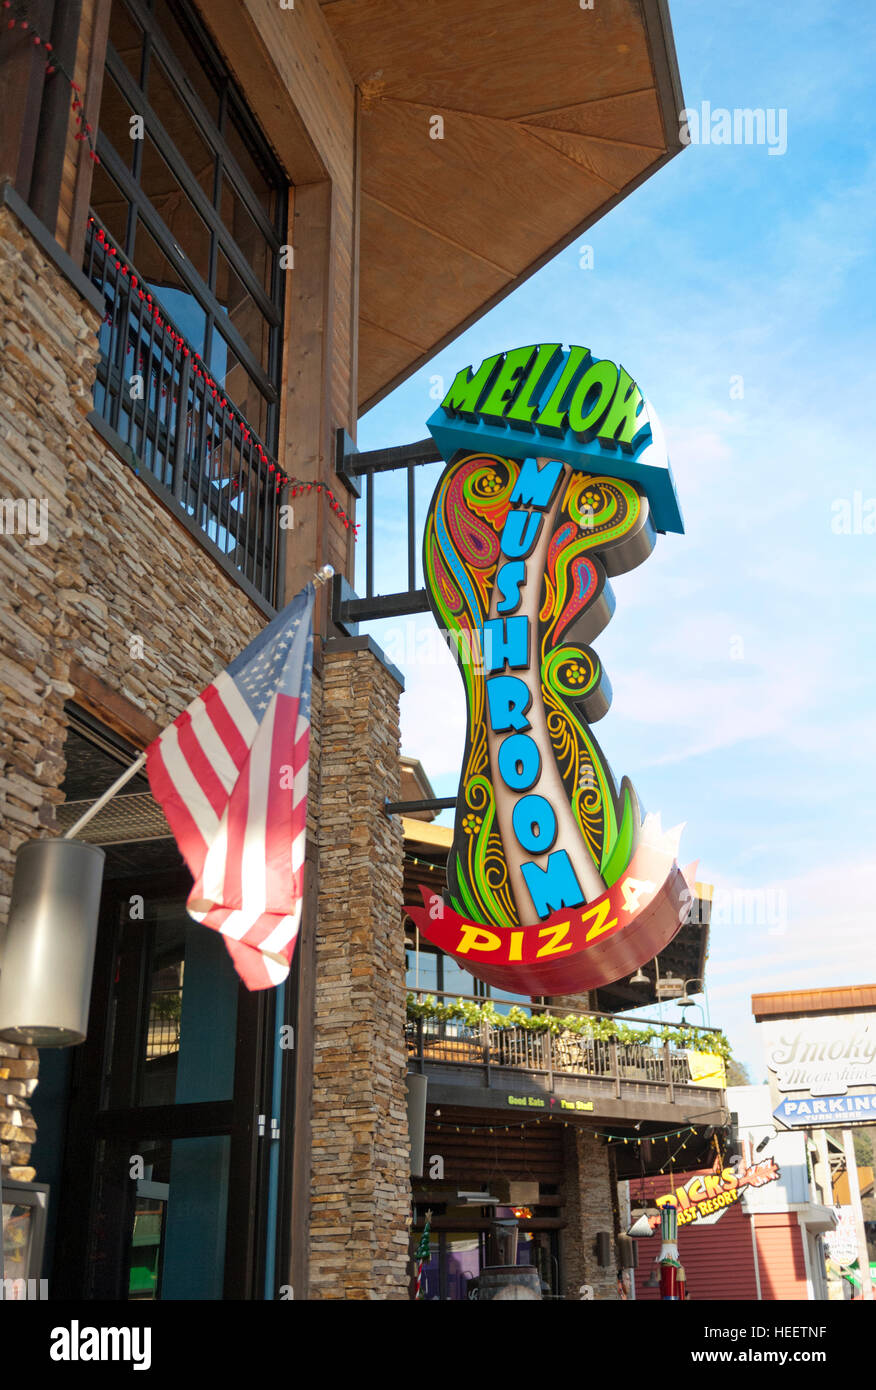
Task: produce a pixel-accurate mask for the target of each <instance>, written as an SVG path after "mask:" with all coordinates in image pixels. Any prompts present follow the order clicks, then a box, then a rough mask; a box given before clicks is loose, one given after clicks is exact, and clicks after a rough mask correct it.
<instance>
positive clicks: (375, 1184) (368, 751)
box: [308, 639, 410, 1300]
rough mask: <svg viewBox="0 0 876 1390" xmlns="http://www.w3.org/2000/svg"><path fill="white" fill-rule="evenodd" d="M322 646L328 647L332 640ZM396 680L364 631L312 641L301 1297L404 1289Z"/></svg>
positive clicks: (386, 1294)
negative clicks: (315, 687)
mask: <svg viewBox="0 0 876 1390" xmlns="http://www.w3.org/2000/svg"><path fill="white" fill-rule="evenodd" d="M333 647H334V648H335V650H333ZM398 696H399V685H398V682H397V681H396V679H395V677H394V676H393V674H392V673H391V672H390V671H389V670H388V669H387V667H386V665H385V664H384V663H383V662H382V660H381V659H380V658H379V656H378V655H377V654H376V652H375V649H374V647H373V645H371V644H370V643H369V642H368V639H353V640H351V641H348V642H342V643H335V644H332V643H329V644H328V646H327V647H326V649H325V664H324V677H323V704H322V718H321V726H322V728H321V750H320V770H319V810H318V816H319V833H318V839H319V896H318V909H317V911H318V920H317V933H316V972H315V991H316V1001H315V1019H314V1062H313V1109H312V1150H311V1154H312V1159H311V1162H312V1166H311V1205H310V1233H309V1245H310V1261H309V1280H308V1296H309V1297H310V1298H312V1299H319V1298H327V1299H329V1298H337V1299H380V1300H385V1299H405V1298H407V1296H408V1226H409V1215H410V1179H409V1167H410V1164H409V1146H408V1133H407V1111H406V1083H405V1074H406V1058H405V1045H404V1027H405V990H404V969H405V965H404V934H403V932H402V923H401V909H400V905H401V902H402V853H403V849H402V832H401V826H400V824H399V821H398V818H397V817H392V816H387V815H386V813H385V811H384V803H385V799H386V798H387V797H389V799H390V800H392V799H397V797H398V781H399V760H398V759H399V731H398V730H399V726H398Z"/></svg>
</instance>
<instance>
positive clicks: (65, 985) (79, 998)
mask: <svg viewBox="0 0 876 1390" xmlns="http://www.w3.org/2000/svg"><path fill="white" fill-rule="evenodd" d="M104 858H105V856H104V852H103V850H102V849H101V848H100V847H99V846H98V845H88V844H84V843H83V842H82V841H81V840H30V841H28V842H27V844H24V845H22V846H21V848H20V849H19V851H18V854H17V856H16V862H15V879H14V882H13V885H12V902H11V904H10V908H9V921H8V926H7V931H6V941H5V944H4V947H3V953H2V957H0V1038H2V1039H3V1040H4V1041H5V1042H13V1043H26V1044H27V1045H28V1046H29V1047H70V1046H72V1045H73V1044H74V1043H81V1042H84V1041H85V1034H86V1030H87V1027H88V1006H89V1001H90V996H91V976H92V971H93V969H94V948H95V942H96V940H97V916H98V909H99V907H100V890H101V885H102V882H103V865H104Z"/></svg>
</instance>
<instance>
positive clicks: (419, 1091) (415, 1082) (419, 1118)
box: [407, 1071, 429, 1178]
mask: <svg viewBox="0 0 876 1390" xmlns="http://www.w3.org/2000/svg"><path fill="white" fill-rule="evenodd" d="M407 1079H408V1135H409V1137H410V1141H411V1177H414V1178H421V1177H422V1176H423V1151H424V1149H425V1147H426V1091H427V1089H428V1084H429V1083H428V1077H425V1076H422V1075H421V1074H420V1072H418V1071H412V1072H408V1078H407Z"/></svg>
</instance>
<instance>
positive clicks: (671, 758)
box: [357, 0, 876, 1080]
mask: <svg viewBox="0 0 876 1390" xmlns="http://www.w3.org/2000/svg"><path fill="white" fill-rule="evenodd" d="M671 13H672V19H673V26H674V33H675V41H676V47H677V51H678V59H679V67H680V71H681V76H682V83H683V89H684V95H685V101H686V104H687V106H688V108H695V109H700V107H701V104H702V102H704V101H708V102H710V103H711V106H712V108H713V109H714V108H717V107H725V108H727V109H729V110H731V111H732V110H733V109H734V108H746V107H747V108H763V109H764V110H768V109H772V110H774V111H779V110H782V109H784V110H785V111H786V112H787V150H786V152H785V153H784V154H781V155H771V154H769V152H768V149H767V147H766V146H765V145H761V146H757V145H748V146H746V145H738V146H734V145H720V146H716V145H708V146H707V145H704V144H700V145H695V144H692V145H690V146H689V148H687V149H686V150H684V151H683V152H682V153H681V154H680V155H679V156H678V157H677V158H676V159H674V160H673V161H672V162H671V163H670V164H669V165H668V166H667V167H666V168H665V169H663V170H661V171H659V172H658V173H657V174H656V175H655V176H654V177H652V178H651V179H650V180H649V181H648V182H647V183H646V184H645V185H644V186H643V187H642V188H640V189H639V190H638V191H637V192H635V193H633V194H632V195H631V196H630V197H629V198H627V199H626V200H625V201H624V202H623V203H622V204H621V206H620V207H619V208H617V209H615V211H614V212H612V213H610V214H609V215H608V216H607V217H605V218H604V219H603V220H602V221H601V222H600V223H598V224H597V225H596V226H595V227H594V228H592V229H591V230H590V232H588V233H587V234H586V236H585V237H583V238H582V239H581V241H580V242H579V244H578V245H576V246H575V247H570V248H569V249H567V250H566V251H564V252H563V253H562V254H561V255H560V256H558V257H557V258H556V259H555V260H554V261H553V262H552V263H551V264H550V265H548V266H546V267H545V268H544V269H543V270H542V271H540V272H539V274H538V275H536V276H535V277H533V279H531V280H530V281H528V282H527V283H526V284H525V285H523V286H522V287H521V288H520V289H519V290H517V291H516V292H515V293H514V294H513V295H512V296H510V297H509V298H508V299H507V300H506V301H505V302H504V303H503V304H501V305H499V306H498V307H497V308H496V309H495V310H493V311H492V312H491V313H490V314H489V315H487V316H486V317H485V318H483V319H482V320H481V321H480V322H479V323H478V324H477V325H475V326H474V327H473V328H472V329H470V330H469V331H468V332H466V333H465V334H463V335H462V336H461V337H460V338H459V339H457V341H456V342H455V343H454V344H453V345H452V346H451V347H449V348H447V349H446V350H445V351H443V352H442V353H440V354H439V355H438V356H437V357H436V358H435V359H434V361H433V363H431V364H430V365H429V367H428V368H426V369H424V370H423V371H420V372H418V373H417V374H416V375H415V376H414V377H413V378H412V379H411V380H410V381H409V382H407V383H406V384H405V385H404V386H403V387H401V388H400V389H399V390H398V391H396V392H395V393H393V395H392V396H391V397H390V398H388V399H387V400H386V401H385V402H383V403H382V404H381V405H380V406H378V407H376V408H375V409H374V410H373V411H371V412H370V413H369V414H368V415H367V416H365V417H364V419H363V420H362V422H361V425H360V430H359V446H360V448H362V449H368V448H376V447H379V446H383V445H390V444H396V443H404V442H406V441H409V440H413V439H420V438H423V437H424V435H425V434H426V430H425V421H426V419H427V418H428V416H429V415H430V414H431V413H432V411H433V410H434V408H435V401H434V399H433V398H432V397H430V389H433V391H434V389H435V388H434V385H433V383H432V378H433V377H435V376H439V377H442V378H443V379H444V381H445V382H447V383H448V384H449V381H450V380H452V377H453V375H454V374H455V372H456V371H457V370H459V369H460V368H461V367H463V366H465V365H467V364H468V363H470V362H477V361H480V360H481V359H482V358H483V357H485V356H486V355H487V354H488V353H490V352H495V351H498V350H501V349H503V348H508V347H513V346H516V345H518V344H523V343H530V342H538V341H542V342H544V341H563V342H565V343H567V344H568V343H581V344H584V345H585V346H587V347H590V348H591V349H592V351H593V352H594V353H595V354H596V355H597V356H601V357H610V358H612V359H613V360H615V361H622V362H623V364H624V365H625V366H626V367H627V368H628V370H629V371H630V372H631V373H632V375H633V376H634V377H635V379H636V380H637V381H638V382H639V384H640V386H641V387H642V389H643V390H644V391H645V393H646V394H647V396H648V397H649V400H650V401H651V402H653V404H654V406H655V407H656V409H657V412H658V414H659V416H660V419H661V422H662V425H663V429H664V432H665V435H666V439H667V444H668V448H669V454H670V459H671V462H672V467H673V471H674V474H675V478H676V485H677V488H678V493H679V497H680V500H681V505H682V509H683V512H684V515H685V522H686V534H685V535H684V536H677V535H667V536H661V537H659V539H658V544H657V548H656V551H655V553H654V554H653V555H652V556H651V557H650V559H649V560H648V561H647V562H646V563H645V564H644V565H643V566H642V567H640V568H639V569H638V570H635V571H633V572H632V573H630V574H628V575H622V576H620V577H619V578H618V579H616V580H614V581H612V582H613V587H614V591H615V595H616V598H617V609H616V612H615V615H614V618H613V619H612V621H611V623H610V625H609V627H608V628H607V629H606V631H605V632H604V633H603V634H602V635H601V636H600V637H599V638H598V639H597V642H596V643H595V646H596V648H597V651H598V652H599V654H600V656H601V658H602V660H603V663H604V665H605V668H606V670H607V672H608V675H609V678H610V680H611V684H612V687H613V690H614V702H613V705H612V708H611V709H610V710H609V712H608V714H607V716H606V717H605V719H604V720H603V721H601V723H600V724H599V725H598V726H597V730H596V732H597V735H598V737H599V739H600V742H601V743H602V746H603V748H604V749H605V751H606V754H607V755H608V757H609V760H610V762H611V763H612V765H613V767H614V769H615V771H616V773H617V774H618V775H620V774H622V773H627V774H628V775H629V776H630V778H631V779H632V781H633V783H634V785H635V786H636V788H637V790H638V792H639V794H640V797H641V798H642V800H643V802H644V804H645V806H646V807H647V809H649V810H654V811H658V810H659V811H660V812H661V814H662V817H663V824H664V825H673V824H676V823H677V822H680V821H684V822H686V828H685V832H684V836H683V838H682V856H681V857H682V859H683V860H688V859H694V858H697V859H699V863H700V867H699V875H698V876H699V877H700V878H701V879H704V880H706V881H708V882H711V883H713V884H714V885H715V887H716V889H717V890H718V892H719V894H721V895H723V896H722V897H720V898H719V899H718V901H719V902H720V903H721V905H722V906H721V912H720V914H719V917H720V919H721V920H719V921H717V922H716V923H715V925H713V928H712V932H711V940H710V955H709V963H708V975H707V984H708V993H709V1003H710V1006H711V1015H712V1021H713V1023H717V1024H720V1025H721V1026H723V1027H724V1028H725V1029H726V1031H727V1032H728V1034H729V1035H730V1038H731V1041H732V1042H733V1044H734V1047H735V1049H736V1052H737V1055H738V1056H739V1057H740V1059H741V1060H742V1061H744V1062H745V1063H746V1064H747V1065H748V1066H749V1067H750V1070H751V1074H752V1079H753V1080H760V1079H763V1077H764V1076H765V1068H764V1062H763V1058H762V1054H761V1049H760V1043H759V1040H758V1038H757V1036H756V1030H755V1028H754V1025H753V1021H752V1019H751V1014H750V995H751V993H752V991H754V990H766V989H795V988H807V987H813V986H817V985H825V986H826V985H844V984H859V983H870V982H872V981H874V980H876V946H874V944H873V943H874V931H876V915H874V897H876V854H874V845H876V804H874V800H876V713H874V709H876V534H868V533H867V532H865V531H864V530H863V528H862V527H859V528H858V532H859V533H857V534H856V533H855V500H856V493H857V494H858V498H857V503H858V507H857V510H858V516H859V517H862V516H868V515H870V512H869V511H868V510H867V505H866V504H867V502H868V500H869V499H871V498H874V499H876V446H874V440H873V427H872V418H871V416H872V402H873V401H874V400H876V352H874V329H873V307H874V304H876V272H874V250H873V248H874V246H876V178H874V175H876V151H874V148H873V145H872V129H873V125H874V117H876V112H874V104H876V103H874V96H873V84H872V73H873V70H874V60H876V9H871V8H870V7H869V6H867V5H863V4H861V3H857V4H854V5H851V6H849V5H840V4H836V3H824V0H822V2H821V3H795V4H794V5H793V6H790V7H788V6H778V7H775V8H770V7H764V6H763V5H762V4H760V3H755V2H754V0H738V3H722V4H721V5H714V4H706V3H703V0H674V3H672V5H671ZM583 244H589V245H590V246H592V248H593V267H592V269H582V268H581V264H580V261H581V256H580V247H581V245H583ZM738 377H741V378H742V390H743V393H744V394H743V395H742V398H741V399H739V398H738V396H739V387H738V385H737V386H736V388H735V393H734V394H731V384H732V379H733V378H738ZM439 473H440V467H436V468H434V469H432V468H429V469H421V470H419V473H418V479H417V482H418V488H419V504H420V505H419V511H420V515H421V517H422V515H423V514H424V512H425V508H426V506H427V504H428V500H429V497H430V496H431V491H432V488H433V486H434V483H435V481H436V479H437V476H438V474H439ZM400 481H401V479H400V478H399V479H398V482H399V483H400ZM394 489H395V484H394V482H393V481H392V480H391V479H386V480H383V481H382V483H381V484H380V485H379V490H378V493H377V506H378V515H379V516H381V517H382V524H381V527H380V529H379V531H378V533H377V538H378V554H379V563H378V570H377V589H378V591H384V592H386V591H389V590H391V589H395V588H401V587H403V585H404V581H403V580H402V581H401V582H399V581H398V576H399V574H402V575H403V574H404V573H405V571H404V568H403V562H402V559H401V552H402V546H403V531H402V527H403V511H402V507H401V492H400V491H395V490H394ZM395 503H398V505H397V506H396V505H395ZM844 503H847V504H848V509H849V511H850V512H851V515H852V522H851V524H852V533H851V534H844V533H842V532H838V530H837V527H838V526H839V524H840V520H839V519H840V518H841V515H842V506H843V504H844ZM873 510H876V502H874V507H873ZM360 549H361V550H363V551H364V547H360ZM362 561H364V553H363V554H362V555H360V563H361V562H362ZM357 587H358V588H359V589H360V592H361V591H362V590H363V587H364V585H363V584H362V583H361V576H360V583H359V584H358V586H357ZM433 629H434V623H433V621H432V619H431V618H430V617H423V618H419V619H410V620H403V621H402V622H396V623H395V624H393V625H392V630H390V627H389V625H386V624H380V625H374V626H373V629H372V630H373V631H374V633H375V636H376V637H377V639H378V640H379V641H381V642H382V643H383V644H384V646H385V647H386V649H387V651H388V653H389V655H390V656H391V657H392V658H393V659H394V660H395V661H396V662H397V664H399V665H400V666H401V667H402V669H403V671H404V672H405V676H406V679H407V691H406V694H405V695H404V696H403V707H402V735H403V751H404V752H405V753H409V754H411V755H413V756H416V757H418V758H420V759H421V761H422V762H423V764H424V766H425V768H426V770H427V772H428V773H429V774H430V776H431V778H432V781H433V785H434V786H435V789H436V792H437V793H438V794H439V795H449V794H452V793H453V792H455V790H456V784H457V777H458V769H459V763H460V759H461V754H462V743H463V720H464V714H465V706H464V700H463V696H462V684H461V681H460V680H459V677H458V675H457V673H456V671H455V669H454V668H453V666H452V664H451V663H450V662H449V659H446V658H445V657H444V655H443V652H442V650H441V648H440V643H438V642H435V641H430V632H431V630H433ZM745 894H749V895H755V896H749V898H748V899H746V897H745ZM652 1012H653V1011H652ZM665 1016H666V1017H667V1018H670V1017H673V1018H674V1017H677V1014H676V1013H675V1012H674V1011H672V1010H671V1009H668V1010H666V1013H665ZM696 1016H697V1017H698V1014H697V1015H696Z"/></svg>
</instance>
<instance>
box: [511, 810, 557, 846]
mask: <svg viewBox="0 0 876 1390" xmlns="http://www.w3.org/2000/svg"><path fill="white" fill-rule="evenodd" d="M511 824H512V825H513V827H514V834H515V835H516V836H517V838H518V840H519V841H520V843H521V845H522V846H523V848H524V849H526V850H529V852H530V854H544V853H545V851H546V850H549V849H550V847H551V845H552V844H553V842H554V840H555V839H556V837H557V818H556V815H555V814H554V808H553V806H551V804H550V802H549V801H546V800H545V798H544V797H543V796H522V797H521V798H520V800H519V801H518V802H517V805H516V806H515V807H514V810H513V811H512V812H511Z"/></svg>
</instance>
